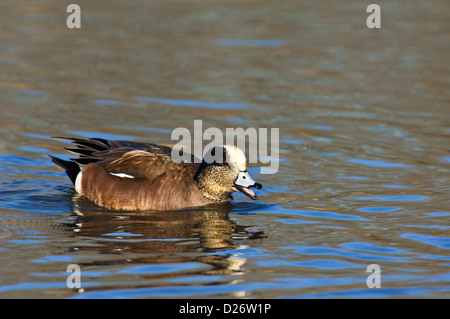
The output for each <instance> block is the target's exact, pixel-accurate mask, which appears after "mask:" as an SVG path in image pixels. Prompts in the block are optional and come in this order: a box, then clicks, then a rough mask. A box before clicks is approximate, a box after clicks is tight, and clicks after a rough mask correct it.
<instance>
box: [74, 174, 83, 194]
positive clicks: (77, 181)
mask: <svg viewBox="0 0 450 319" xmlns="http://www.w3.org/2000/svg"><path fill="white" fill-rule="evenodd" d="M82 178H83V173H81V171H80V172H79V173H78V175H77V178H76V179H75V190H76V191H77V193H78V194H81V179H82Z"/></svg>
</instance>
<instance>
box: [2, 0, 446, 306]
mask: <svg viewBox="0 0 450 319" xmlns="http://www.w3.org/2000/svg"><path fill="white" fill-rule="evenodd" d="M77 3H78V4H79V5H80V7H81V9H82V28H81V29H79V30H69V29H67V28H66V26H65V20H66V17H67V15H68V14H67V13H66V12H65V9H66V7H65V5H63V4H61V3H60V2H58V1H39V2H35V1H20V2H16V1H9V0H7V1H2V3H1V4H0V21H2V22H1V23H2V27H1V28H0V39H1V41H0V68H1V71H2V72H0V96H1V99H0V110H1V112H0V122H1V124H2V125H1V127H0V132H1V136H2V138H1V141H0V265H1V266H0V297H2V298H14V297H25V298H61V297H73V298H165V297H171V298H172V297H175V298H184V297H195V298H353V297H354V298H379V297H381V298H398V297H414V298H417V297H432V298H448V297H450V294H449V291H450V289H449V288H450V238H449V237H450V230H449V227H450V223H449V215H450V210H449V207H450V200H449V191H450V174H449V173H450V111H449V106H450V93H449V89H448V88H449V86H450V67H449V66H450V63H449V62H450V60H449V55H448V52H449V49H450V24H449V23H448V12H449V11H448V9H449V5H448V1H444V0H442V1H438V0H435V1H426V2H423V1H422V2H421V1H410V2H408V4H407V5H406V4H404V3H403V2H400V1H390V2H389V3H386V4H384V3H380V6H381V10H382V28H381V29H379V30H370V29H368V28H367V27H366V25H365V20H366V17H367V15H368V14H367V13H366V5H365V4H362V3H359V2H355V1H339V2H332V1H322V2H321V3H320V5H319V4H318V3H317V2H315V1H283V2H282V3H279V2H269V1H263V2H257V3H256V2H252V1H249V2H246V1H239V2H236V1H225V2H210V1H183V2H175V1H151V2H150V3H148V4H147V3H143V2H136V3H134V2H131V3H125V2H123V1H95V2H94V3H93V2H88V1H78V2H77ZM106 8H107V9H106ZM195 119H201V120H203V128H204V129H205V128H207V127H217V128H220V129H221V130H225V128H227V127H231V128H235V127H243V128H248V127H255V128H272V127H276V128H279V129H280V167H279V170H278V172H277V173H275V174H271V175H267V174H259V172H260V170H259V167H260V166H261V165H260V164H253V165H251V168H250V173H251V174H252V176H253V178H254V179H255V180H257V181H259V182H261V183H262V184H263V185H264V188H263V189H262V190H259V191H257V193H258V194H259V195H260V196H259V201H252V202H250V200H249V199H247V198H246V197H244V196H243V195H239V194H237V195H236V196H235V200H234V201H233V202H232V203H231V204H227V205H219V206H214V207H208V208H200V209H192V210H182V211H171V212H146V213H142V212H141V213H137V212H113V211H108V210H106V209H101V208H98V207H95V206H93V205H92V204H90V203H89V202H87V201H85V200H84V199H82V198H78V197H77V196H76V195H74V192H73V188H72V186H71V184H70V182H69V180H68V178H67V177H66V176H65V175H64V173H62V172H60V171H58V170H57V168H56V167H54V166H53V164H52V163H51V161H50V160H49V158H48V157H47V156H46V154H54V155H61V156H66V157H67V156H68V155H62V154H63V150H62V148H63V147H64V146H65V145H64V144H63V143H62V142H61V141H56V140H52V139H51V138H50V136H61V135H63V136H64V135H66V136H67V135H74V136H82V137H103V138H113V139H130V140H131V139H132V140H139V141H149V142H154V143H161V144H167V145H170V144H174V143H175V142H176V141H171V132H172V130H173V129H175V128H177V127H186V128H188V129H190V130H192V129H193V123H194V120H195ZM206 144H207V142H205V144H204V145H206ZM70 264H77V265H79V266H80V268H81V287H82V288H81V290H77V289H70V288H68V287H67V285H66V279H67V278H68V276H69V274H70V273H68V272H67V271H66V270H67V267H68V265H70ZM370 264H377V265H378V266H379V267H380V269H381V288H372V289H369V288H368V287H367V283H366V280H367V278H368V276H369V275H370V273H368V272H367V267H368V266H369V265H370Z"/></svg>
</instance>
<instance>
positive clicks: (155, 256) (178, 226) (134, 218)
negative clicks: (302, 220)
mask: <svg viewBox="0 0 450 319" xmlns="http://www.w3.org/2000/svg"><path fill="white" fill-rule="evenodd" d="M233 207H235V206H234V205H233V204H231V203H225V204H219V205H209V206H206V207H202V208H199V209H191V210H180V211H165V212H148V211H147V212H114V211H110V210H105V209H101V208H99V207H97V206H94V205H93V204H91V203H89V202H87V201H86V200H85V199H83V198H79V197H74V212H75V213H76V215H77V216H76V218H75V220H74V221H73V222H72V223H71V224H70V227H71V228H72V229H73V232H74V234H76V236H82V238H83V239H86V240H83V241H82V242H83V244H81V245H80V246H77V247H74V249H75V250H77V251H96V252H98V253H99V254H100V255H101V256H106V255H107V256H109V257H108V258H100V259H99V260H97V261H96V262H89V263H88V264H85V265H84V266H95V265H98V266H100V265H104V266H111V265H114V264H115V265H120V264H129V265H143V264H145V265H149V264H173V263H190V262H198V263H202V264H205V265H208V267H200V268H201V269H202V270H201V271H199V274H203V275H212V274H214V275H223V274H237V273H239V272H241V267H242V266H243V265H244V264H245V262H246V259H245V258H241V257H239V256H240V254H239V253H238V252H239V248H242V246H241V245H240V244H239V242H245V241H246V240H247V239H248V240H251V239H255V238H264V237H265V236H264V233H263V232H262V231H257V227H255V226H242V225H237V223H236V222H235V221H234V220H232V219H230V217H229V212H231V211H232V210H233ZM218 251H222V252H221V253H219V254H214V252H218ZM225 251H227V252H225ZM228 251H229V252H228ZM111 256H117V258H111ZM80 266H81V267H82V268H83V265H80ZM190 274H192V273H190ZM166 275H167V274H166ZM171 275H172V276H173V275H175V274H171Z"/></svg>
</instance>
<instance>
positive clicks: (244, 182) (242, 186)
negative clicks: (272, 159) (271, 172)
mask: <svg viewBox="0 0 450 319" xmlns="http://www.w3.org/2000/svg"><path fill="white" fill-rule="evenodd" d="M234 187H236V188H237V190H238V191H240V192H242V193H244V194H245V195H247V196H248V197H250V198H251V199H253V200H254V199H257V198H258V196H257V195H256V194H255V193H254V192H253V191H252V190H251V189H250V187H256V188H258V189H261V188H262V185H261V184H260V183H257V182H255V181H254V180H253V179H252V178H251V177H250V175H249V174H248V172H247V171H245V172H239V175H238V177H237V178H236V181H235V182H234Z"/></svg>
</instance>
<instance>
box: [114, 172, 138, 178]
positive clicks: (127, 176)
mask: <svg viewBox="0 0 450 319" xmlns="http://www.w3.org/2000/svg"><path fill="white" fill-rule="evenodd" d="M110 174H111V175H114V176H117V177H125V178H134V176H131V175H128V174H125V173H110Z"/></svg>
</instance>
